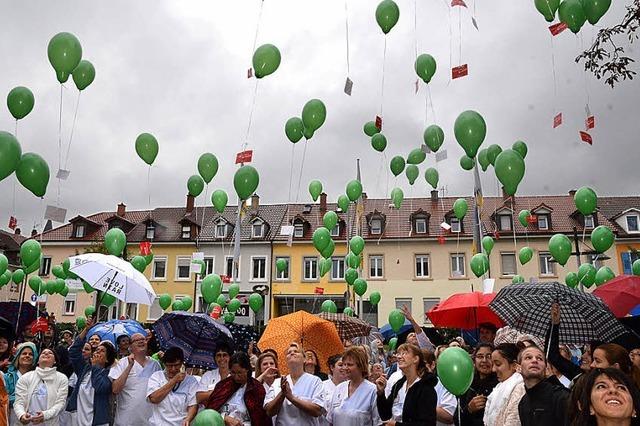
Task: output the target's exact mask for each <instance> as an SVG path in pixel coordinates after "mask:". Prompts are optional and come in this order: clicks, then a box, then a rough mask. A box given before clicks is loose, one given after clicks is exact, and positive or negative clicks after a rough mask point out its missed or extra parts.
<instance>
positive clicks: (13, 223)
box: [9, 216, 18, 231]
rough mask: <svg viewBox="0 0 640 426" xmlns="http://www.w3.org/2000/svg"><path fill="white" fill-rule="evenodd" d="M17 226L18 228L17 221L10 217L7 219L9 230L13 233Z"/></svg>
mask: <svg viewBox="0 0 640 426" xmlns="http://www.w3.org/2000/svg"><path fill="white" fill-rule="evenodd" d="M17 226H18V219H16V218H15V217H13V216H11V217H10V218H9V229H11V230H14V231H15V229H16V227H17Z"/></svg>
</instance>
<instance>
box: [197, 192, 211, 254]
mask: <svg viewBox="0 0 640 426" xmlns="http://www.w3.org/2000/svg"><path fill="white" fill-rule="evenodd" d="M208 195H209V184H207V186H206V187H205V190H204V203H205V205H204V206H203V207H202V219H201V220H200V230H202V229H204V216H205V214H206V213H207V199H208ZM197 212H198V208H197V207H196V214H197ZM198 242H200V232H198V236H197V237H196V247H198Z"/></svg>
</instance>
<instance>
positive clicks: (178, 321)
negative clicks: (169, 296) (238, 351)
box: [151, 311, 234, 369]
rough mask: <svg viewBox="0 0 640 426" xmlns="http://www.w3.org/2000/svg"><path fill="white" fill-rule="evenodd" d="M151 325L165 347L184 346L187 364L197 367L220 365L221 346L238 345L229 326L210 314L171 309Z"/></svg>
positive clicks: (161, 345)
mask: <svg viewBox="0 0 640 426" xmlns="http://www.w3.org/2000/svg"><path fill="white" fill-rule="evenodd" d="M151 328H152V329H153V333H154V335H155V336H156V339H158V343H159V344H160V348H161V349H162V350H165V351H166V350H167V349H169V348H170V347H173V346H176V347H178V348H180V349H182V351H183V352H184V361H185V364H187V365H191V366H194V367H203V368H209V369H210V368H216V367H217V366H216V363H215V360H214V356H215V354H216V348H217V347H218V345H220V344H226V345H228V346H229V347H231V348H233V347H234V340H233V336H232V335H231V332H230V331H229V329H228V328H227V327H225V326H224V325H222V324H219V323H218V322H216V321H215V320H214V319H213V318H211V317H210V316H209V315H207V314H192V313H189V312H182V311H176V312H169V313H166V314H164V315H162V316H161V317H160V319H159V320H157V321H156V322H155V323H154V324H153V325H152V326H151Z"/></svg>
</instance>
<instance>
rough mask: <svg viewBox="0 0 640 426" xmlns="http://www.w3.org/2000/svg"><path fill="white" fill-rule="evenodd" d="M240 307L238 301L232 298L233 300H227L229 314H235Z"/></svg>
mask: <svg viewBox="0 0 640 426" xmlns="http://www.w3.org/2000/svg"><path fill="white" fill-rule="evenodd" d="M240 305H241V303H240V301H239V300H238V299H236V298H235V297H234V298H233V299H231V300H229V304H228V305H227V309H228V310H229V312H233V313H234V314H235V313H236V312H237V311H238V309H240Z"/></svg>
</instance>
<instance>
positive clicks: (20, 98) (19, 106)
mask: <svg viewBox="0 0 640 426" xmlns="http://www.w3.org/2000/svg"><path fill="white" fill-rule="evenodd" d="M35 102H36V99H35V97H34V96H33V93H32V92H31V90H29V89H28V88H26V87H23V86H18V87H14V88H13V89H11V91H10V92H9V94H8V95H7V107H8V108H9V112H10V113H11V115H13V118H15V119H16V120H20V119H22V118H25V117H26V116H27V115H29V113H30V112H31V111H32V110H33V106H34V105H35Z"/></svg>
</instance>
